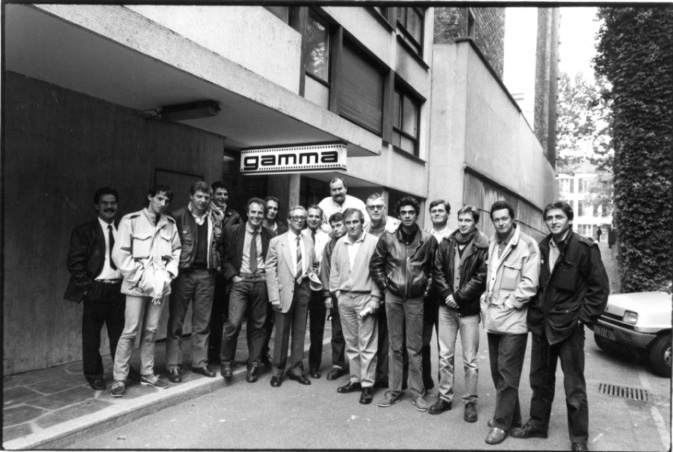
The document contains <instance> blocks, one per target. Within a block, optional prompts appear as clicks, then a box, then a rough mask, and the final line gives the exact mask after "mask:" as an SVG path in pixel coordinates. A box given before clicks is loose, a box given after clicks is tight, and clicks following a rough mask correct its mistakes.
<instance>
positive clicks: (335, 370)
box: [327, 367, 346, 381]
mask: <svg viewBox="0 0 673 452" xmlns="http://www.w3.org/2000/svg"><path fill="white" fill-rule="evenodd" d="M345 374H346V370H345V369H342V368H341V367H332V369H331V370H330V371H329V372H327V379H328V380H329V381H332V380H336V379H337V378H339V377H340V376H342V375H345Z"/></svg>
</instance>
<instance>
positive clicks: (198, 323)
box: [166, 268, 215, 371]
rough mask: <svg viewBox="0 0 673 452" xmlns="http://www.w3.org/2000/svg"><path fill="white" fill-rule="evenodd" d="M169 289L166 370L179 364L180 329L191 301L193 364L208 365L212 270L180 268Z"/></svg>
mask: <svg viewBox="0 0 673 452" xmlns="http://www.w3.org/2000/svg"><path fill="white" fill-rule="evenodd" d="M172 289H173V290H172V292H171V295H170V298H169V303H168V310H169V313H168V314H169V315H168V329H167V331H166V369H167V370H168V371H171V370H172V369H175V368H180V367H181V366H182V329H183V326H184V323H185V316H186V315H187V308H189V304H190V303H192V302H193V304H192V366H193V367H201V366H205V365H207V364H208V339H209V337H210V313H211V311H212V308H213V294H214V293H215V271H213V270H207V269H182V268H181V269H180V273H178V276H177V278H175V281H174V282H173V288H172Z"/></svg>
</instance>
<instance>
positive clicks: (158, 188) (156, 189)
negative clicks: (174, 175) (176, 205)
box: [147, 185, 173, 201]
mask: <svg viewBox="0 0 673 452" xmlns="http://www.w3.org/2000/svg"><path fill="white" fill-rule="evenodd" d="M161 192H164V193H166V197H167V198H168V200H169V201H170V200H171V199H173V190H171V187H169V186H168V185H155V186H154V187H152V188H150V189H149V190H148V191H147V194H148V195H150V196H151V197H153V198H154V197H155V196H156V195H157V193H161Z"/></svg>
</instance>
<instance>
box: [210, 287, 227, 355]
mask: <svg viewBox="0 0 673 452" xmlns="http://www.w3.org/2000/svg"><path fill="white" fill-rule="evenodd" d="M229 292H231V284H230V283H228V282H227V280H226V279H224V276H222V275H219V274H218V275H217V276H216V277H215V294H214V295H213V307H212V310H211V313H210V341H209V342H208V359H209V360H210V361H217V362H219V360H220V349H221V346H222V331H223V329H224V322H226V321H227V318H229Z"/></svg>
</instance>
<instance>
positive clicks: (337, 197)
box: [329, 176, 348, 205]
mask: <svg viewBox="0 0 673 452" xmlns="http://www.w3.org/2000/svg"><path fill="white" fill-rule="evenodd" d="M329 192H330V194H331V195H332V199H333V200H334V202H335V203H337V204H339V205H341V204H343V203H344V201H345V200H346V193H347V192H348V186H347V185H346V181H345V180H343V178H342V177H339V176H334V177H333V178H332V180H330V181H329Z"/></svg>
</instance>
